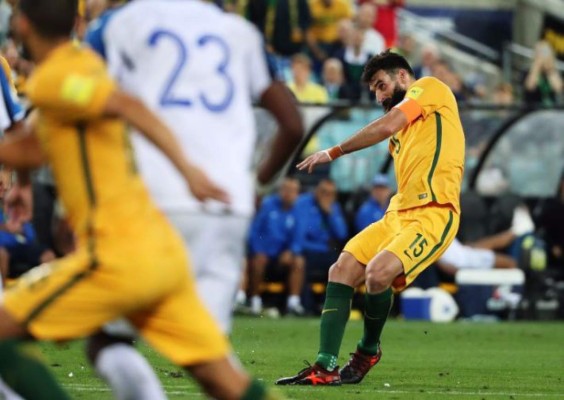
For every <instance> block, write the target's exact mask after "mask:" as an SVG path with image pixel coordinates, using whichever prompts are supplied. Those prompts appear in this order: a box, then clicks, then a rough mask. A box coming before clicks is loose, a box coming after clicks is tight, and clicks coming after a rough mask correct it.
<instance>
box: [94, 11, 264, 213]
mask: <svg viewBox="0 0 564 400" xmlns="http://www.w3.org/2000/svg"><path fill="white" fill-rule="evenodd" d="M148 15H150V16H151V18H147V16H148ZM102 35H103V40H104V43H105V52H106V57H107V62H108V68H109V70H110V72H111V73H112V74H113V75H114V76H115V77H116V78H117V80H118V82H119V83H120V86H121V87H122V88H123V89H124V90H126V91H128V92H129V93H131V94H133V95H136V96H137V97H139V98H141V99H142V100H143V101H144V102H145V103H146V104H147V106H148V107H150V108H151V109H152V110H154V111H155V112H156V113H157V115H159V116H160V117H161V118H162V119H163V120H164V121H165V122H166V123H167V125H168V126H170V127H171V128H172V130H173V131H174V133H175V135H176V137H177V139H178V140H179V142H180V143H181V145H182V147H183V150H184V152H185V154H186V155H187V156H188V157H189V158H190V159H191V160H192V161H194V162H195V163H196V164H197V165H198V166H200V167H201V168H202V169H203V170H204V171H205V172H206V173H207V174H208V175H209V176H210V178H211V179H212V180H213V181H214V182H215V183H217V184H218V185H219V186H220V187H222V188H223V189H225V190H226V191H227V192H228V193H229V195H230V198H231V205H230V207H229V211H231V212H233V213H235V214H238V215H244V216H251V215H252V214H253V210H254V207H253V201H254V199H253V192H254V188H253V184H254V180H253V176H252V171H251V159H252V155H253V151H254V146H255V140H256V129H255V120H254V116H253V108H252V101H253V100H255V99H258V98H260V95H261V94H262V93H263V92H264V90H266V88H267V87H268V86H269V85H270V83H271V77H270V74H269V71H268V67H267V63H266V59H265V53H264V47H263V42H262V38H261V36H260V34H259V33H258V31H257V30H256V29H255V28H254V26H252V25H251V24H250V23H249V22H247V21H245V20H244V19H242V18H241V17H239V16H237V15H234V14H228V13H224V12H223V11H222V10H220V9H219V8H217V7H216V6H215V5H213V4H209V3H204V2H201V1H199V0H183V1H177V0H137V1H135V2H132V3H129V4H127V5H126V6H124V7H123V8H122V9H120V10H119V11H117V12H115V14H114V15H113V16H112V17H111V19H110V20H109V22H108V23H107V26H106V28H105V30H104V32H103V33H102ZM134 146H135V150H136V153H137V160H138V164H139V169H140V170H141V173H142V175H143V177H144V178H145V181H146V182H147V184H148V186H149V188H150V190H151V192H152V194H153V197H154V198H155V200H156V201H157V202H158V203H159V205H160V207H161V208H162V209H164V210H165V211H197V210H202V209H204V210H206V211H209V212H221V211H225V210H224V208H225V207H224V206H223V205H220V204H219V203H217V202H208V203H206V204H205V205H203V204H201V203H199V202H198V201H197V200H196V199H195V198H194V197H193V196H192V194H191V193H190V192H189V190H187V188H186V185H185V183H184V181H183V179H182V178H181V176H180V175H179V174H178V173H177V172H176V170H175V168H174V167H173V165H172V164H171V163H170V162H169V161H168V160H167V159H166V157H165V156H164V155H162V154H161V153H160V151H158V150H157V149H156V148H155V147H154V146H153V145H151V144H150V143H149V142H148V141H146V139H144V138H143V137H142V136H141V135H134Z"/></svg>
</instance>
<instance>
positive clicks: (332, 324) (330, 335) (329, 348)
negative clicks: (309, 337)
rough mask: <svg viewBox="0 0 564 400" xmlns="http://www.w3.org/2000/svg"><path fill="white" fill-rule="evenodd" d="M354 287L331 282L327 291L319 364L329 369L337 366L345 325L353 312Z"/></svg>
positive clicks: (322, 317)
mask: <svg viewBox="0 0 564 400" xmlns="http://www.w3.org/2000/svg"><path fill="white" fill-rule="evenodd" d="M353 294H354V288H352V287H350V286H347V285H343V284H341V283H335V282H329V283H328V284H327V291H326V292H325V304H324V305H323V311H322V313H321V328H320V340H319V353H318V354H317V360H316V361H315V362H316V363H317V364H319V365H321V366H322V367H323V368H325V369H326V370H328V371H332V370H334V369H335V367H336V366H337V357H338V356H339V349H340V348H341V342H342V341H343V335H344V334H345V327H346V325H347V321H348V320H349V314H350V313H351V301H352V298H353Z"/></svg>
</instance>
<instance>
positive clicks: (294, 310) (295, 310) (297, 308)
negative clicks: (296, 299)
mask: <svg viewBox="0 0 564 400" xmlns="http://www.w3.org/2000/svg"><path fill="white" fill-rule="evenodd" d="M286 313H287V314H288V315H294V316H296V317H301V316H303V315H305V308H304V306H302V305H301V304H295V305H294V306H292V307H287V308H286Z"/></svg>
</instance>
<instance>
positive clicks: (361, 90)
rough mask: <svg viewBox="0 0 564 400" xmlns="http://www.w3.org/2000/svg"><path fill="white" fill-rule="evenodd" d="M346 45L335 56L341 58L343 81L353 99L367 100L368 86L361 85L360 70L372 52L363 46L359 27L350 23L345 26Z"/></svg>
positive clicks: (362, 35) (362, 69) (362, 34)
mask: <svg viewBox="0 0 564 400" xmlns="http://www.w3.org/2000/svg"><path fill="white" fill-rule="evenodd" d="M345 34H347V36H348V37H347V38H345V40H346V46H345V48H344V49H342V50H341V51H340V52H339V53H338V54H337V58H339V60H341V63H342V64H343V69H344V73H345V81H346V82H347V85H348V86H349V88H350V92H351V97H352V100H353V101H361V100H368V99H369V98H371V95H370V91H369V90H368V86H366V85H363V83H362V80H361V79H360V78H361V76H362V72H363V71H364V65H365V64H366V62H367V61H368V60H369V59H370V57H372V53H368V52H367V51H366V50H365V49H364V48H363V42H364V34H365V33H364V31H363V30H362V29H360V28H359V27H357V26H355V25H352V26H351V27H348V28H347V31H346V32H345Z"/></svg>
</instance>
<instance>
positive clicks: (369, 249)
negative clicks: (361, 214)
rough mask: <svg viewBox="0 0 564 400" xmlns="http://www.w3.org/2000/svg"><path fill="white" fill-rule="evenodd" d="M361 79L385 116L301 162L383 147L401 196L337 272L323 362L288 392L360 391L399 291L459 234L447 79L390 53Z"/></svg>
mask: <svg viewBox="0 0 564 400" xmlns="http://www.w3.org/2000/svg"><path fill="white" fill-rule="evenodd" d="M363 80H364V81H365V82H366V83H367V84H368V85H369V87H370V89H371V90H372V91H373V92H374V93H375V95H376V98H377V100H378V101H379V102H380V103H381V104H382V106H383V107H384V110H385V111H386V114H385V115H384V116H383V117H382V118H379V119H377V120H375V121H373V122H371V123H370V124H368V125H367V126H365V127H364V128H362V129H361V130H359V131H358V132H356V133H355V134H354V135H352V136H351V137H350V138H348V139H347V140H345V141H344V142H343V143H341V144H340V145H338V146H335V147H333V148H330V149H327V150H323V151H320V152H317V153H315V154H313V155H311V156H309V157H307V158H306V159H305V160H304V161H302V162H301V163H300V164H298V168H299V169H307V170H308V171H309V172H311V171H312V169H313V168H314V167H315V166H316V165H318V164H323V163H328V162H331V161H333V160H335V159H336V158H337V157H340V156H343V155H345V154H347V153H351V152H353V151H357V150H360V149H363V148H365V147H368V146H371V145H373V144H376V143H379V142H381V141H383V140H385V139H388V140H389V150H390V153H391V154H392V156H393V158H394V162H395V171H396V180H397V182H398V192H397V194H396V195H395V196H394V197H393V198H392V200H391V202H390V205H389V207H388V210H387V212H386V214H385V216H384V217H383V218H382V219H381V220H380V221H378V222H375V223H373V224H372V225H369V226H368V227H366V228H365V229H364V230H363V231H361V232H360V233H358V234H357V235H356V236H355V237H353V238H352V239H351V240H350V241H349V242H348V243H347V245H346V246H345V248H344V250H343V252H342V253H341V255H340V256H339V259H338V260H337V262H336V263H335V264H333V265H332V266H331V268H330V270H329V283H328V285H327V293H326V299H325V305H324V309H323V312H322V315H321V343H320V347H319V352H318V355H317V359H316V362H315V364H313V365H312V366H310V367H308V368H305V369H304V370H302V371H300V372H299V373H298V374H297V375H295V376H292V377H289V378H281V379H279V380H278V381H277V382H276V383H277V384H280V385H295V384H297V385H340V384H342V383H347V384H353V383H359V382H360V381H361V380H362V379H363V378H364V376H365V375H366V374H367V373H368V371H369V370H370V368H372V367H373V366H374V365H376V363H377V362H378V361H379V360H380V357H381V356H382V351H381V349H380V334H381V332H382V328H383V327H384V324H385V322H386V318H387V317H388V313H389V310H390V307H391V304H392V292H393V291H396V292H397V291H401V290H403V289H404V288H405V287H407V286H408V285H409V284H410V283H411V282H413V280H414V279H415V278H416V277H417V276H418V275H419V274H420V273H421V272H422V271H423V270H425V268H427V267H428V266H429V265H430V264H431V263H433V262H434V261H435V260H437V259H438V258H439V257H440V256H441V254H442V253H443V252H444V251H445V250H446V249H447V247H448V246H449V244H450V243H451V242H452V240H453V239H454V237H455V234H456V232H457V231H458V224H459V214H460V205H459V195H460V185H461V182H462V175H463V169H464V132H463V130H462V124H461V122H460V117H459V115H458V106H457V104H456V100H455V98H454V95H453V94H452V92H451V90H450V89H449V88H448V87H447V86H446V85H445V84H444V83H442V82H441V81H439V80H437V79H435V78H431V77H426V78H422V79H419V80H417V81H416V80H415V78H414V74H413V70H412V69H411V67H410V66H409V64H408V62H407V61H406V60H405V59H404V58H403V57H402V56H400V55H398V54H395V53H392V52H389V51H386V52H383V53H381V54H379V55H377V56H375V57H373V58H372V59H370V60H369V61H368V63H367V64H366V66H365V68H364V74H363ZM362 283H366V289H367V292H366V297H365V312H364V335H363V337H362V339H361V340H360V342H359V343H358V346H357V349H356V352H355V353H354V354H353V355H352V357H351V359H350V360H349V362H348V363H347V364H346V365H345V366H344V367H343V368H342V369H340V370H339V369H338V367H337V357H338V355H339V349H340V346H341V341H342V338H343V334H344V330H345V326H346V323H347V320H348V318H349V313H350V307H351V299H352V296H353V292H354V289H355V287H357V286H359V285H360V284H362Z"/></svg>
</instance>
